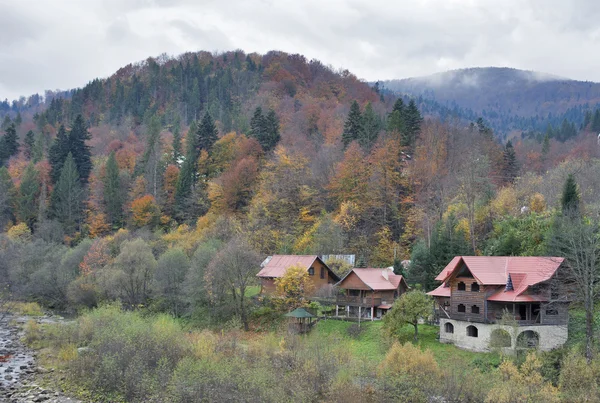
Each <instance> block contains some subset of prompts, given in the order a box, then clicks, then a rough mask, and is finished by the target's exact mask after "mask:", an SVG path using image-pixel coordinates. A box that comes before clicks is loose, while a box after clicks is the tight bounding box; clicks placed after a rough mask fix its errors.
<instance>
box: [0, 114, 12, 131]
mask: <svg viewBox="0 0 600 403" xmlns="http://www.w3.org/2000/svg"><path fill="white" fill-rule="evenodd" d="M11 124H12V120H11V119H10V116H8V115H5V116H4V120H3V121H2V125H0V130H6V129H8V127H9V126H10V125H11Z"/></svg>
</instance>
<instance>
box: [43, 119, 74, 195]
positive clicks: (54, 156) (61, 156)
mask: <svg viewBox="0 0 600 403" xmlns="http://www.w3.org/2000/svg"><path fill="white" fill-rule="evenodd" d="M68 154H69V136H68V135H67V131H66V130H65V127H64V126H63V125H61V126H60V127H59V128H58V133H57V134H56V138H55V139H54V141H53V142H52V145H51V146H50V149H49V150H48V160H49V162H50V167H51V170H50V178H51V179H52V183H56V182H58V179H59V178H60V172H61V170H62V167H63V164H64V163H65V159H66V158H67V155H68Z"/></svg>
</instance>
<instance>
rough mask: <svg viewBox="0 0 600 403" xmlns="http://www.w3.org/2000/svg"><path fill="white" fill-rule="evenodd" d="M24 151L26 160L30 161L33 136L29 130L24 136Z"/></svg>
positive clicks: (33, 142) (33, 141)
mask: <svg viewBox="0 0 600 403" xmlns="http://www.w3.org/2000/svg"><path fill="white" fill-rule="evenodd" d="M24 143H25V149H24V150H23V151H24V153H25V157H26V158H27V159H31V156H32V155H33V146H34V145H35V134H34V133H33V131H32V130H29V131H28V132H27V134H26V135H25V141H24Z"/></svg>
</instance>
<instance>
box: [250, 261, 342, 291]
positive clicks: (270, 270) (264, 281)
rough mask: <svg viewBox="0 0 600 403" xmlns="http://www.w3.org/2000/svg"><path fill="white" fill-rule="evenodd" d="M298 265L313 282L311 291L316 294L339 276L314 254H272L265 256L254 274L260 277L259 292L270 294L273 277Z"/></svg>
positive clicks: (273, 288)
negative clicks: (263, 261) (268, 256)
mask: <svg viewBox="0 0 600 403" xmlns="http://www.w3.org/2000/svg"><path fill="white" fill-rule="evenodd" d="M292 266H300V267H303V268H305V269H306V271H307V272H308V275H309V276H310V278H311V281H312V283H313V286H314V287H313V293H314V294H315V295H317V294H318V293H320V292H321V291H322V290H323V289H324V288H327V287H331V286H333V285H334V284H335V283H337V282H338V281H339V280H340V278H339V277H338V276H337V275H336V274H335V273H334V272H333V271H332V270H331V269H330V268H329V267H328V266H327V265H326V264H325V262H323V261H322V260H321V258H319V257H318V256H316V255H273V256H271V257H270V258H267V260H266V261H265V263H263V267H262V269H261V270H260V272H258V274H257V275H256V276H257V277H258V278H260V286H261V287H260V292H261V294H263V295H272V294H273V293H274V292H275V288H276V286H275V279H277V278H280V277H283V275H284V274H285V272H286V271H287V269H289V268H290V267H292Z"/></svg>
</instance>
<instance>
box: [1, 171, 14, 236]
mask: <svg viewBox="0 0 600 403" xmlns="http://www.w3.org/2000/svg"><path fill="white" fill-rule="evenodd" d="M16 196H17V191H16V189H15V185H14V184H13V181H12V179H11V177H10V175H9V173H8V169H7V168H6V167H0V231H4V230H5V229H6V225H7V224H8V223H9V222H11V221H13V220H14V218H15V203H16Z"/></svg>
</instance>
